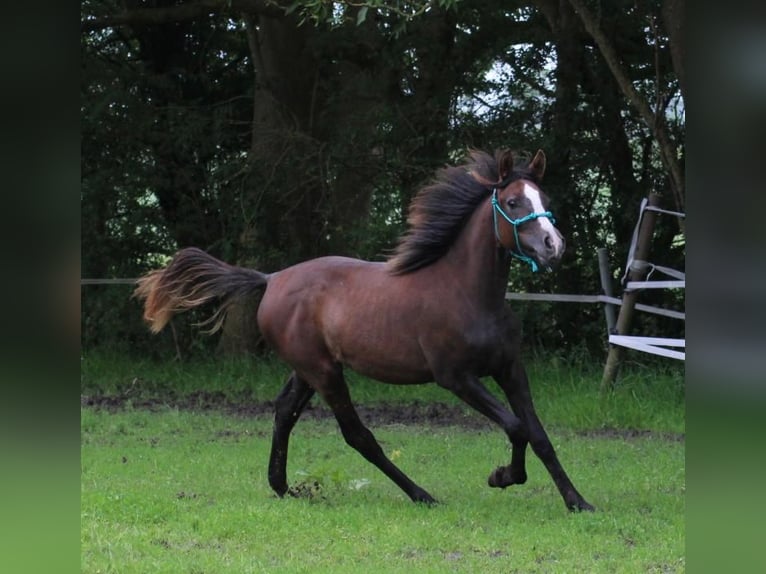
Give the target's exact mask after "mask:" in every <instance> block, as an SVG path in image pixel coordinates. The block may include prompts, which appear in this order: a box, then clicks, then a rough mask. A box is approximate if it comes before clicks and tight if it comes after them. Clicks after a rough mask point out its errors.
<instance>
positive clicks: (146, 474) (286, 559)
mask: <svg viewBox="0 0 766 574" xmlns="http://www.w3.org/2000/svg"><path fill="white" fill-rule="evenodd" d="M270 426H271V422H270V420H268V419H267V418H265V417H264V418H259V419H256V420H246V419H243V418H232V417H227V416H224V415H220V414H210V413H207V414H201V413H193V412H179V411H176V410H172V409H168V410H165V411H162V412H159V413H150V412H147V411H126V412H121V413H117V414H109V413H107V412H104V411H96V410H92V409H84V410H83V413H82V493H81V494H82V498H81V505H82V571H83V572H120V573H127V572H198V573H202V572H214V573H224V572H232V573H246V572H445V571H447V572H487V571H497V572H652V571H656V572H680V571H683V570H684V559H683V556H684V523H683V514H684V488H685V487H684V453H683V450H684V449H683V444H682V443H679V442H674V441H668V440H663V439H661V438H656V437H655V438H641V439H631V440H617V439H593V438H582V437H578V436H577V435H575V434H573V433H565V434H563V435H557V436H555V437H553V441H554V445H555V446H556V448H557V450H558V452H559V455H560V457H561V459H562V462H563V464H564V465H565V467H566V468H567V470H568V472H569V474H570V476H571V477H572V479H573V481H574V482H575V484H576V485H578V488H579V489H580V490H581V492H582V493H583V494H584V496H586V498H587V499H588V500H589V501H590V502H592V503H593V504H594V505H596V506H597V507H598V512H596V513H593V514H590V513H587V514H586V513H581V514H570V513H569V512H567V511H566V509H565V507H564V505H563V502H562V500H561V498H560V496H559V494H558V492H557V491H556V489H555V487H554V485H553V483H552V481H551V479H550V477H549V476H548V474H547V473H546V472H545V470H544V468H543V467H542V465H541V464H540V463H539V461H538V460H537V459H536V458H535V457H533V456H532V457H530V458H529V464H528V471H529V481H528V482H527V484H525V485H523V486H520V487H511V488H509V489H507V490H506V491H499V490H496V489H490V488H488V487H487V486H486V482H485V481H486V476H487V474H488V473H489V471H490V470H491V469H492V468H494V466H495V465H497V464H501V463H507V459H508V453H507V447H506V445H505V441H504V440H503V437H502V436H501V435H500V433H494V432H475V431H474V432H469V431H466V430H463V429H459V428H455V427H446V428H440V429H426V428H418V427H412V426H407V427H403V426H393V425H392V426H387V427H382V428H377V429H376V434H377V436H378V438H379V439H380V442H381V444H382V445H383V448H384V449H385V450H386V451H387V452H388V453H389V455H392V456H393V457H394V458H396V459H397V463H398V464H399V465H400V466H401V468H402V469H404V470H405V472H408V473H409V474H410V475H411V476H412V477H413V478H414V479H415V480H416V481H417V482H419V483H420V484H421V485H422V486H423V487H425V488H426V489H428V490H429V491H430V492H431V493H432V494H433V495H434V496H435V497H437V498H438V499H439V501H440V504H439V505H437V506H435V507H433V508H429V507H424V506H421V505H414V504H412V503H411V502H410V501H409V499H407V498H406V497H405V496H404V495H403V494H402V492H401V491H400V490H399V489H398V488H397V487H396V486H394V485H393V484H392V483H391V482H390V481H389V480H388V479H387V478H386V477H384V476H383V475H382V474H381V473H380V472H378V471H377V469H375V468H374V467H372V466H371V465H369V464H368V463H367V462H366V461H364V460H363V459H362V457H360V456H359V455H358V454H357V453H356V452H354V451H353V450H351V449H350V448H348V447H347V446H346V445H345V443H343V440H342V439H341V438H340V436H339V433H338V431H337V430H336V428H335V425H334V423H332V422H331V421H309V420H307V421H302V422H301V424H299V425H298V426H297V427H296V430H295V433H294V438H293V441H292V450H291V453H290V455H291V456H290V464H289V476H290V480H291V482H292V483H293V484H295V483H296V482H308V483H309V484H312V485H313V483H314V482H315V481H316V482H318V483H319V484H320V486H319V487H318V488H317V487H313V491H312V492H314V496H313V497H311V498H302V499H294V498H287V499H284V500H279V499H277V498H275V497H274V495H273V493H272V492H271V491H270V489H269V487H268V484H267V480H266V476H265V471H266V461H267V457H268V443H269V441H268V435H269V431H270Z"/></svg>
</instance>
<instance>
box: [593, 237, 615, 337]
mask: <svg viewBox="0 0 766 574" xmlns="http://www.w3.org/2000/svg"><path fill="white" fill-rule="evenodd" d="M596 254H597V255H598V273H599V276H600V277H601V291H603V292H604V295H606V296H607V297H614V294H613V293H614V292H613V291H612V277H611V275H610V273H609V254H608V253H607V251H606V248H605V247H600V248H599V249H598V250H596ZM604 315H605V316H606V332H607V334H609V333H611V332H612V331H613V330H614V325H615V322H616V321H615V317H614V305H612V304H611V303H606V304H605V305H604Z"/></svg>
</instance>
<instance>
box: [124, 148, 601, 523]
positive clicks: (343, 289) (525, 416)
mask: <svg viewBox="0 0 766 574" xmlns="http://www.w3.org/2000/svg"><path fill="white" fill-rule="evenodd" d="M545 165H546V158H545V154H544V153H543V151H542V150H539V151H538V152H537V153H536V154H535V155H534V157H532V158H531V159H530V158H529V156H524V157H523V158H522V159H521V160H518V158H515V157H514V154H513V152H511V151H509V150H498V151H496V152H495V153H494V155H490V154H489V153H486V152H483V151H478V150H474V151H471V152H469V154H468V155H467V157H466V158H465V160H464V161H463V162H462V163H461V164H459V165H453V166H445V167H443V168H441V169H439V170H437V172H436V174H435V176H434V177H433V179H432V180H431V182H430V183H429V184H427V185H426V186H424V187H423V188H421V189H420V191H418V193H417V194H416V195H415V197H414V199H413V200H412V202H411V204H410V206H409V209H408V213H407V229H406V231H405V233H404V234H403V235H402V236H401V237H400V238H399V241H398V243H397V245H396V246H395V248H394V249H393V250H392V251H391V252H390V253H389V255H388V257H387V258H386V259H385V261H377V262H371V261H363V260H359V259H352V258H348V257H338V256H328V257H320V258H317V259H311V260H308V261H304V262H302V263H298V264H296V265H293V266H291V267H287V268H284V269H282V270H279V271H276V272H274V273H270V274H267V273H262V272H260V271H256V270H253V269H246V268H242V267H237V266H233V265H230V264H228V263H225V262H223V261H220V260H218V259H216V258H214V257H212V256H211V255H209V254H207V253H206V252H204V251H202V250H200V249H197V248H194V247H189V248H185V249H181V250H180V251H178V252H177V253H176V254H175V255H174V256H173V258H172V260H171V261H170V263H169V264H168V265H167V266H166V267H165V268H162V269H157V270H154V271H151V272H149V273H147V274H146V275H144V276H143V277H141V278H140V279H139V281H138V285H137V287H136V290H135V295H136V296H137V297H138V298H139V299H141V300H143V301H144V319H145V320H146V321H147V322H148V324H149V326H150V329H151V331H153V332H154V333H157V332H159V331H160V330H161V329H162V328H163V327H164V326H165V325H166V324H167V323H168V321H169V320H170V318H171V317H172V315H173V314H174V313H177V312H182V311H185V310H188V309H191V308H194V307H198V306H200V305H202V304H204V303H208V302H210V301H214V302H217V303H218V307H217V311H215V313H214V314H213V315H212V316H211V317H210V318H209V319H208V320H207V321H205V323H208V322H209V323H210V324H212V327H211V329H210V330H211V331H215V330H217V329H219V328H220V327H221V326H222V324H223V321H224V319H225V314H226V310H227V308H228V307H229V306H230V305H231V304H232V303H233V302H234V301H236V300H237V299H239V298H241V297H246V296H248V295H252V294H254V293H257V292H262V297H261V300H260V304H259V306H258V309H257V312H256V318H255V319H256V321H257V325H258V327H259V330H260V333H261V334H262V336H263V338H264V339H265V341H266V342H267V343H268V345H269V346H270V347H271V348H272V349H273V350H274V351H275V352H276V353H277V354H278V356H279V357H281V359H282V360H283V361H284V362H286V363H287V364H288V365H289V366H290V367H291V368H292V372H291V373H290V375H289V376H288V378H287V381H286V383H285V385H284V387H283V388H282V390H281V391H280V393H279V395H278V396H277V398H276V400H275V415H274V426H273V434H272V442H271V453H270V456H269V463H268V481H269V484H270V486H271V488H272V489H273V490H274V492H276V494H277V495H278V496H279V497H283V496H284V495H285V494H286V493H288V492H289V489H288V484H287V452H288V442H289V438H290V433H291V431H292V429H293V427H294V426H295V424H296V422H297V421H298V418H299V417H300V415H301V411H302V410H303V409H304V407H305V406H306V404H307V403H308V402H309V400H310V399H311V398H312V397H313V396H314V394H315V393H318V394H319V395H320V396H321V398H322V399H323V400H324V402H325V403H326V404H327V405H328V406H329V408H330V409H331V410H332V413H333V414H334V416H335V419H336V420H337V423H338V425H339V427H340V430H341V433H342V435H343V438H344V439H345V441H346V443H347V444H348V445H349V446H351V447H352V448H354V449H356V450H357V451H358V452H359V453H360V454H361V455H362V456H363V457H364V458H365V459H367V460H368V461H369V462H370V463H372V464H373V465H375V466H376V467H377V468H378V469H380V470H381V471H382V472H383V473H384V474H385V475H386V476H387V477H388V478H390V479H391V480H392V481H393V482H394V483H395V484H396V485H397V486H399V488H401V489H402V491H404V493H405V494H406V495H407V496H408V497H409V498H410V499H411V500H412V501H414V502H419V503H427V504H433V503H435V502H436V500H435V499H434V497H432V496H431V494H429V493H428V492H427V491H426V490H424V489H423V488H422V487H420V486H419V485H418V484H416V483H415V482H413V481H412V480H411V479H410V478H409V477H408V476H407V475H406V474H405V473H404V472H403V471H402V470H400V469H399V468H398V467H397V466H396V465H395V464H394V463H393V462H392V461H391V460H390V459H389V458H388V457H387V456H386V455H385V453H384V452H383V449H382V448H381V447H380V445H379V444H378V442H377V440H376V439H375V436H374V435H373V434H372V432H371V431H370V430H369V429H368V428H367V427H366V426H365V425H364V423H363V422H362V421H361V419H360V417H359V415H358V413H357V411H356V409H355V408H354V404H353V403H352V401H351V397H350V394H349V389H348V386H347V384H346V382H345V380H344V375H343V372H344V368H349V369H352V370H354V371H356V372H357V373H360V374H362V375H364V376H366V377H369V378H371V379H374V380H377V381H380V382H383V383H390V384H398V385H414V384H423V383H430V382H435V383H436V384H437V385H439V386H440V387H442V388H444V389H446V390H448V391H450V392H451V393H453V394H454V395H456V396H457V397H459V398H460V399H461V400H462V401H464V402H465V403H467V404H468V405H470V406H471V407H472V408H473V409H475V410H476V411H478V412H479V413H481V414H482V415H484V416H486V417H487V418H489V419H490V420H491V421H492V422H494V423H496V424H497V425H498V426H500V428H502V430H503V431H505V434H506V435H507V436H508V439H509V440H510V443H511V460H510V463H509V464H508V465H506V466H500V467H498V468H496V469H494V470H493V471H492V472H491V473H490V475H489V478H488V481H487V482H488V485H489V486H490V487H496V488H506V487H508V486H511V485H520V484H523V483H524V482H526V480H527V473H526V464H525V454H526V449H527V445H531V448H532V450H533V452H534V453H535V454H536V455H537V456H538V457H539V458H540V460H541V461H542V462H543V464H544V465H545V467H546V469H547V471H548V472H549V473H550V476H551V478H552V479H553V481H554V483H555V484H556V487H557V488H558V490H559V493H560V494H561V496H562V498H563V500H564V503H565V505H566V507H567V508H568V509H569V510H572V511H581V510H588V511H590V510H594V507H593V506H591V505H590V504H589V503H588V502H586V500H585V499H584V498H583V497H582V495H581V494H580V493H579V492H578V491H577V489H576V488H575V487H574V485H573V484H572V482H571V480H570V479H569V477H568V476H567V474H566V472H565V471H564V468H563V467H562V465H561V463H560V462H559V460H558V457H557V455H556V452H555V450H554V448H553V446H552V445H551V441H550V439H549V438H548V435H547V434H546V431H545V430H544V428H543V425H542V423H541V422H540V419H539V418H538V416H537V414H536V412H535V408H534V405H533V402H532V396H531V392H530V387H529V381H528V378H527V374H526V372H525V369H524V365H523V362H522V359H521V356H520V341H521V328H520V322H519V320H518V319H517V318H516V317H515V316H514V315H513V313H512V312H511V311H510V310H509V309H508V307H507V306H506V304H505V292H506V290H507V284H508V275H509V273H510V267H511V262H512V261H514V260H519V261H521V262H522V263H527V264H529V265H530V266H531V268H532V270H533V271H537V270H538V269H539V268H543V269H546V270H552V269H553V268H554V267H555V266H556V265H557V264H558V263H559V262H560V260H561V257H562V255H563V253H564V250H565V241H564V238H563V236H562V235H561V233H560V232H559V231H558V229H556V227H555V226H554V224H555V220H554V218H553V215H552V213H551V212H550V211H547V206H548V204H549V200H548V198H547V196H546V195H545V194H544V193H543V191H542V190H541V188H540V182H541V180H542V178H543V174H544V172H545ZM483 377H492V378H493V379H494V380H495V382H496V383H497V384H498V385H499V387H500V389H502V392H503V393H504V395H505V397H506V399H507V401H508V403H509V406H510V409H509V408H508V407H507V406H506V405H505V404H504V403H503V402H502V401H500V400H498V399H497V398H496V397H495V396H494V395H493V394H492V393H490V392H489V390H488V389H487V388H486V387H485V385H484V384H483V383H482V381H481V380H480V379H481V378H483Z"/></svg>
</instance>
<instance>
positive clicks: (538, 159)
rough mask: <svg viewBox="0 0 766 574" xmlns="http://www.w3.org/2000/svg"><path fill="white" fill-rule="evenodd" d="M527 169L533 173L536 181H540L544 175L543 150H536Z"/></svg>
mask: <svg viewBox="0 0 766 574" xmlns="http://www.w3.org/2000/svg"><path fill="white" fill-rule="evenodd" d="M529 169H530V171H531V172H532V173H534V174H535V179H537V181H542V179H543V175H545V154H544V153H543V150H541V149H539V150H537V153H536V154H535V157H533V158H532V161H531V162H529Z"/></svg>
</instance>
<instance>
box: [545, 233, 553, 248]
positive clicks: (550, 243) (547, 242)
mask: <svg viewBox="0 0 766 574" xmlns="http://www.w3.org/2000/svg"><path fill="white" fill-rule="evenodd" d="M545 246H546V247H547V248H548V249H553V239H552V238H551V236H550V234H549V235H546V236H545Z"/></svg>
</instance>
